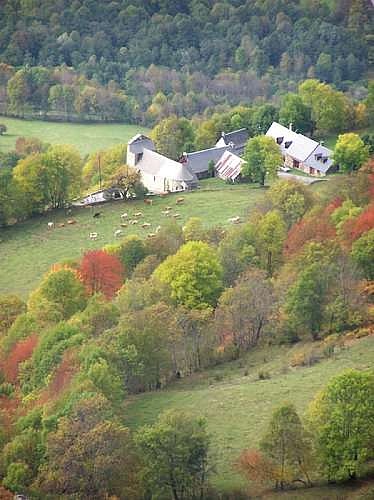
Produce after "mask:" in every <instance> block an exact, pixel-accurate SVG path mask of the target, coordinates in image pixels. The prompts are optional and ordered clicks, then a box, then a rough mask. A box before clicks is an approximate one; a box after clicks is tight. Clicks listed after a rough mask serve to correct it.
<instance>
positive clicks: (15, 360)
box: [1, 334, 38, 383]
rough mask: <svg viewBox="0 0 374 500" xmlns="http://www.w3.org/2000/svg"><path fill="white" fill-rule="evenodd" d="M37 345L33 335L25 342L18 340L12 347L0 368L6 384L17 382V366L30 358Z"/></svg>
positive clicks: (36, 339) (35, 337)
mask: <svg viewBox="0 0 374 500" xmlns="http://www.w3.org/2000/svg"><path fill="white" fill-rule="evenodd" d="M37 343H38V337H37V335H35V334H34V335H31V336H30V337H27V339H25V340H20V341H19V342H17V343H16V344H15V345H14V347H13V349H12V350H11V352H10V353H9V355H8V356H7V358H6V359H5V360H4V362H3V363H2V366H1V369H2V371H3V373H4V376H5V379H6V380H7V381H8V382H11V383H14V382H15V381H16V380H17V377H18V370H19V365H20V364H21V363H23V361H26V359H28V358H30V357H31V355H32V353H33V351H34V349H35V347H36V344H37Z"/></svg>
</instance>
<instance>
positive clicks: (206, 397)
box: [125, 336, 374, 500]
mask: <svg viewBox="0 0 374 500" xmlns="http://www.w3.org/2000/svg"><path fill="white" fill-rule="evenodd" d="M316 346H318V344H317V343H313V344H311V343H305V344H304V345H301V344H300V343H298V344H297V345H295V346H294V347H290V346H276V345H274V346H267V347H266V348H265V347H264V348H262V349H261V348H259V349H256V350H254V351H253V352H250V353H248V354H247V355H246V356H245V357H244V358H242V359H240V360H238V361H233V362H231V363H226V364H224V365H221V366H218V367H217V368H213V369H210V370H206V371H205V372H201V373H196V374H195V375H193V376H192V377H189V378H186V379H184V380H181V381H178V382H176V383H174V385H172V386H170V387H169V388H168V389H167V390H163V391H159V392H151V393H147V394H141V395H138V396H133V397H130V399H129V400H128V403H127V407H126V419H125V420H126V424H127V425H129V426H130V428H132V429H136V428H139V427H141V426H142V425H146V424H152V423H154V421H155V420H156V419H157V416H158V415H159V414H160V413H161V412H162V411H164V410H167V409H179V410H181V411H183V412H185V413H188V414H191V415H193V416H194V417H205V418H206V420H207V422H208V433H209V435H210V437H211V450H212V452H211V453H212V461H213V462H214V463H215V464H216V467H217V468H216V471H215V474H213V475H212V482H213V484H214V486H215V487H216V488H217V489H218V490H219V491H225V490H226V491H235V490H236V489H239V488H240V487H242V486H244V483H243V480H242V478H241V477H240V476H239V475H238V474H237V473H236V472H235V460H236V459H237V458H238V456H239V454H240V452H241V450H243V448H246V447H247V448H256V447H257V446H258V442H259V439H260V437H261V436H262V434H263V432H264V430H265V428H266V425H267V424H268V421H269V415H270V414H271V412H272V411H273V410H274V408H276V407H277V406H280V405H282V404H284V403H285V402H288V403H289V402H291V403H293V404H295V406H296V408H297V410H298V411H299V414H300V415H304V414H305V412H306V410H307V406H308V404H309V403H310V401H311V400H312V399H313V397H314V396H315V395H316V393H317V392H318V391H320V390H321V389H322V388H323V387H324V386H325V385H326V383H327V382H328V381H329V380H330V379H331V378H333V377H334V376H335V375H337V374H338V373H341V372H342V371H343V370H345V369H349V368H355V369H359V370H365V369H369V368H370V367H371V366H372V359H373V349H374V337H373V336H371V337H367V338H363V339H361V340H356V341H354V342H353V343H352V344H351V345H349V346H348V345H347V347H346V348H345V349H343V350H341V351H340V352H339V353H338V354H336V355H334V356H333V357H330V358H328V359H321V361H320V362H318V363H316V364H314V365H313V366H310V367H305V366H304V367H292V366H290V361H291V360H292V358H293V356H295V354H296V353H298V352H301V351H303V350H304V351H305V352H308V349H309V350H310V349H316ZM317 348H318V347H317ZM260 373H263V374H266V376H265V377H264V380H259V374H260ZM345 495H347V496H345ZM256 498H257V497H256ZM261 498H269V499H270V498H271V499H273V498H274V500H275V499H277V498H285V499H287V500H291V499H292V500H302V499H304V498H305V499H316V498H321V499H326V500H327V499H329V500H332V499H336V500H337V499H340V500H344V499H348V498H349V489H348V491H346V490H345V489H344V487H342V486H340V487H339V486H337V487H336V489H335V488H334V489H330V488H329V489H327V488H313V489H304V490H299V491H296V492H293V493H292V492H290V491H288V492H287V493H285V494H284V496H283V495H282V494H279V495H278V494H275V493H274V494H269V496H264V497H261Z"/></svg>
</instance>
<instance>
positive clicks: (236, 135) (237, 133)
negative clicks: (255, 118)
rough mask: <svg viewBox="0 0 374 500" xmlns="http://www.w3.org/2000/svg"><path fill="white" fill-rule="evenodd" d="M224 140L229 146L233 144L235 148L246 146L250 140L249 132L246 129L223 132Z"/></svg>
mask: <svg viewBox="0 0 374 500" xmlns="http://www.w3.org/2000/svg"><path fill="white" fill-rule="evenodd" d="M222 138H223V139H224V141H225V143H226V144H227V145H228V144H230V142H233V143H234V146H235V147H239V146H244V145H245V143H246V142H247V141H248V139H249V132H248V130H247V129H246V128H240V129H238V130H233V131H232V132H222Z"/></svg>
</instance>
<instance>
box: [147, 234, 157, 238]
mask: <svg viewBox="0 0 374 500" xmlns="http://www.w3.org/2000/svg"><path fill="white" fill-rule="evenodd" d="M155 236H156V233H148V234H147V238H154V237H155Z"/></svg>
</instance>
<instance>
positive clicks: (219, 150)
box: [184, 146, 232, 174]
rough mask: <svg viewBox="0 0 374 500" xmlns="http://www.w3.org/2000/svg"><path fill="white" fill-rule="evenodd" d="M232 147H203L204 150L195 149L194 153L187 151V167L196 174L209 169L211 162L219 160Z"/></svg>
mask: <svg viewBox="0 0 374 500" xmlns="http://www.w3.org/2000/svg"><path fill="white" fill-rule="evenodd" d="M230 149H232V148H231V147H230V146H223V147H214V148H209V149H203V150H202V151H195V152H194V153H187V154H186V155H185V163H184V165H187V167H188V168H189V169H190V170H191V172H193V173H194V174H200V173H203V172H207V171H208V167H209V162H211V161H213V162H214V163H217V161H218V160H219V159H220V158H221V156H222V154H223V153H224V152H225V151H228V150H230Z"/></svg>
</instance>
